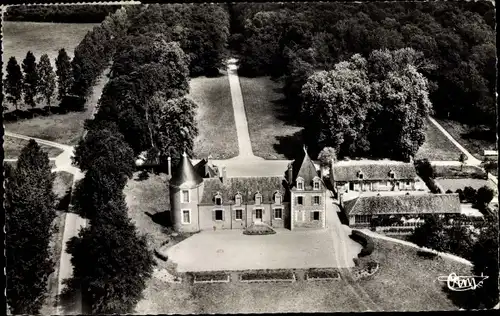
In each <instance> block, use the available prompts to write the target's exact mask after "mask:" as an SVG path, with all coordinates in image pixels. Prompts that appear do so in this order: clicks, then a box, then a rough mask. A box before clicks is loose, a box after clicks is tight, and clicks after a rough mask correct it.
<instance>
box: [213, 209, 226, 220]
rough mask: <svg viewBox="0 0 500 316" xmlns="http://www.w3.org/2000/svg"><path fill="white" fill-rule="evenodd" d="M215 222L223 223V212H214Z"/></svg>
mask: <svg viewBox="0 0 500 316" xmlns="http://www.w3.org/2000/svg"><path fill="white" fill-rule="evenodd" d="M215 220H216V221H223V220H224V211H223V210H215Z"/></svg>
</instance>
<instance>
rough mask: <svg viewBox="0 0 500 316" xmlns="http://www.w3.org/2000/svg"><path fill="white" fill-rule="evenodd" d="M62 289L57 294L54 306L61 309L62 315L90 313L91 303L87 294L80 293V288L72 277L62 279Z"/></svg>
mask: <svg viewBox="0 0 500 316" xmlns="http://www.w3.org/2000/svg"><path fill="white" fill-rule="evenodd" d="M63 286H64V289H63V290H62V291H61V294H60V295H58V296H57V300H56V306H59V307H60V309H61V313H62V315H75V314H81V315H86V314H90V313H91V304H90V301H89V298H88V296H86V295H82V289H81V287H80V286H79V284H78V282H77V281H76V280H74V279H66V280H64V281H63Z"/></svg>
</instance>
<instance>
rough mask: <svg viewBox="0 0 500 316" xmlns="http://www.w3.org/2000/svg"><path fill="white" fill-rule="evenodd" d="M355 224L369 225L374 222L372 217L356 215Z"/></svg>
mask: <svg viewBox="0 0 500 316" xmlns="http://www.w3.org/2000/svg"><path fill="white" fill-rule="evenodd" d="M354 219H355V223H357V224H369V223H370V221H371V220H372V216H371V215H355V216H354Z"/></svg>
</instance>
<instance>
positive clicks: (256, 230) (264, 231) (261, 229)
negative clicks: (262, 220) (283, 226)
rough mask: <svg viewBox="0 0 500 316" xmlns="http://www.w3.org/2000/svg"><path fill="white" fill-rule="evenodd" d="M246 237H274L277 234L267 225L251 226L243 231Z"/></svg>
mask: <svg viewBox="0 0 500 316" xmlns="http://www.w3.org/2000/svg"><path fill="white" fill-rule="evenodd" d="M243 234H244V235H272V234H276V232H275V231H274V229H272V228H271V227H269V226H267V225H251V226H249V227H247V228H245V230H244V231H243Z"/></svg>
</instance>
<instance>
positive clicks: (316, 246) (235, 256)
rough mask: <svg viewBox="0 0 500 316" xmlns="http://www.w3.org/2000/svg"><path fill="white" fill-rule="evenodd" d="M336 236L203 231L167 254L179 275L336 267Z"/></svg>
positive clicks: (315, 232)
mask: <svg viewBox="0 0 500 316" xmlns="http://www.w3.org/2000/svg"><path fill="white" fill-rule="evenodd" d="M335 251H339V250H337V249H335V247H334V241H333V238H332V234H331V233H330V232H329V231H328V230H326V229H323V230H309V231H305V230H304V231H301V230H294V231H289V230H286V229H277V230H276V234H274V235H262V236H248V235H243V232H242V231H241V230H220V231H202V232H200V233H198V234H196V235H193V236H191V237H190V238H187V239H185V240H184V241H182V242H180V243H178V244H176V245H175V246H173V247H171V248H169V249H168V250H167V255H168V258H169V260H172V261H173V262H174V263H176V264H177V271H178V272H199V271H223V270H224V271H237V270H254V269H303V268H328V267H336V257H335V256H336V254H335Z"/></svg>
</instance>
